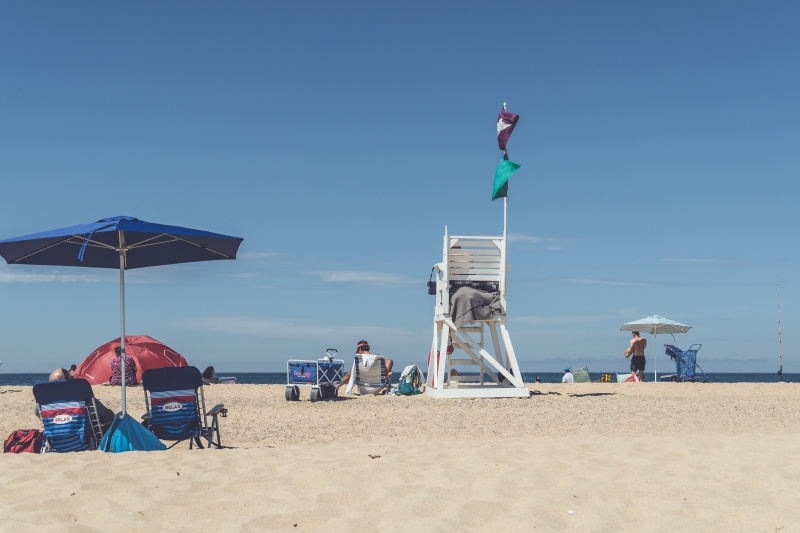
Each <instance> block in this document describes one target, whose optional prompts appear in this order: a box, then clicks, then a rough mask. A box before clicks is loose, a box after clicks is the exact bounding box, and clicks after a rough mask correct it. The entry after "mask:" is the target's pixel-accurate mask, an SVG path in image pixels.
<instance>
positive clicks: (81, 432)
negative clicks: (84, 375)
mask: <svg viewBox="0 0 800 533" xmlns="http://www.w3.org/2000/svg"><path fill="white" fill-rule="evenodd" d="M33 397H34V399H35V400H36V403H37V404H38V405H39V409H40V410H41V414H42V423H43V424H44V436H45V438H46V439H47V441H48V442H49V443H50V446H51V447H52V448H53V450H55V451H56V452H79V451H83V450H88V449H90V448H93V447H95V446H96V445H97V442H98V440H99V427H97V423H96V420H93V419H92V416H93V412H94V407H93V403H92V400H93V398H94V392H92V386H91V385H90V384H89V382H88V381H86V380H85V379H68V380H59V381H47V382H44V383H37V384H36V385H34V386H33ZM94 416H95V418H96V415H94Z"/></svg>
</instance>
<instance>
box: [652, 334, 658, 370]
mask: <svg viewBox="0 0 800 533" xmlns="http://www.w3.org/2000/svg"><path fill="white" fill-rule="evenodd" d="M654 335H655V338H654V339H653V362H654V363H655V365H656V366H655V369H654V370H653V381H655V382H658V333H657V332H656V333H655V334H654Z"/></svg>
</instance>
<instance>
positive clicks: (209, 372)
mask: <svg viewBox="0 0 800 533" xmlns="http://www.w3.org/2000/svg"><path fill="white" fill-rule="evenodd" d="M216 374H217V371H216V370H214V367H213V366H209V367H207V368H206V369H205V370H203V383H205V384H207V385H213V384H215V383H219V378H218V377H217V376H216Z"/></svg>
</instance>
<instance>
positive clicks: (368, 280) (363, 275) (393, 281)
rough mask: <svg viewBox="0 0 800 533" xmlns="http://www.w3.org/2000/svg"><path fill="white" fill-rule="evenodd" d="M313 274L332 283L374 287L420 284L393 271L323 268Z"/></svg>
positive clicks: (416, 280) (312, 273)
mask: <svg viewBox="0 0 800 533" xmlns="http://www.w3.org/2000/svg"><path fill="white" fill-rule="evenodd" d="M310 274H311V275H312V276H317V277H318V278H320V279H321V280H322V281H327V282H331V283H350V284H358V285H370V286H373V287H384V288H392V287H408V286H410V285H414V284H419V280H418V279H415V278H411V277H409V276H405V275H402V274H393V273H391V272H368V271H365V270H322V271H316V272H310Z"/></svg>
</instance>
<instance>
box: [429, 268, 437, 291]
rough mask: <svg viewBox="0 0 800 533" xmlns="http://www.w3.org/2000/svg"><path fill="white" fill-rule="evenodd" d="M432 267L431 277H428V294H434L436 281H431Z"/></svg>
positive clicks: (432, 270)
mask: <svg viewBox="0 0 800 533" xmlns="http://www.w3.org/2000/svg"><path fill="white" fill-rule="evenodd" d="M434 269H435V267H434ZM434 269H431V277H429V278H428V294H430V295H431V296H433V295H435V294H436V282H435V281H433V272H434Z"/></svg>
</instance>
